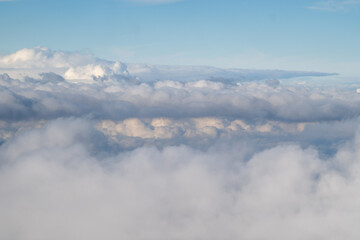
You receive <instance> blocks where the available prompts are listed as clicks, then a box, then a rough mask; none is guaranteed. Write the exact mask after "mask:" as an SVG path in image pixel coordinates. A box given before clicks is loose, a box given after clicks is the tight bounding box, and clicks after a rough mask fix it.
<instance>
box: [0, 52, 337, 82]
mask: <svg viewBox="0 0 360 240" xmlns="http://www.w3.org/2000/svg"><path fill="white" fill-rule="evenodd" d="M43 72H54V73H56V74H58V75H61V76H62V77H64V78H65V79H66V80H69V81H72V82H74V81H75V82H88V83H92V82H94V81H95V82H96V80H105V79H109V78H112V79H115V80H119V79H121V78H122V79H124V78H125V79H130V78H131V79H133V80H135V79H141V80H142V81H146V82H154V81H158V80H175V81H182V82H184V81H197V80H203V79H206V80H216V81H217V80H223V81H237V80H242V81H253V80H261V79H269V78H294V77H300V76H328V75H332V74H328V73H319V72H301V71H280V70H247V69H221V68H215V67H206V66H158V65H149V64H125V63H122V62H114V61H108V60H104V59H100V58H97V57H95V56H93V55H90V54H82V53H79V52H64V51H53V50H51V49H48V48H43V47H35V48H24V49H21V50H19V51H17V52H15V53H13V54H9V55H6V56H2V57H0V73H7V74H9V75H10V76H12V77H14V78H19V79H23V78H24V77H26V76H30V77H33V78H37V77H38V75H39V74H40V73H43Z"/></svg>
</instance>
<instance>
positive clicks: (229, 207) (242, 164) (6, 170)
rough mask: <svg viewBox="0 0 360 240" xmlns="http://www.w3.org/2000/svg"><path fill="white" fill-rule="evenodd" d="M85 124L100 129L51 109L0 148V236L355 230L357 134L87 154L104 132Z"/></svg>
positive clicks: (350, 234)
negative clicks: (312, 143) (329, 148)
mask: <svg viewBox="0 0 360 240" xmlns="http://www.w3.org/2000/svg"><path fill="white" fill-rule="evenodd" d="M93 134H99V133H96V130H95V129H93V128H92V127H91V123H90V122H88V121H84V120H81V119H60V120H56V121H53V122H51V123H49V124H47V125H46V126H45V127H43V128H40V129H37V130H31V131H28V132H25V133H22V134H20V135H18V136H17V137H15V138H13V139H12V140H9V141H8V142H7V143H5V144H3V145H2V146H1V147H0V155H1V162H0V193H1V198H0V210H1V212H2V214H1V215H0V222H1V224H0V236H1V238H4V239H10V238H17V239H24V238H26V239H29V240H31V239H42V238H51V239H54V240H57V239H59V240H60V239H72V238H77V239H80V240H81V239H88V240H91V239H99V238H104V237H105V238H106V239H110V240H111V239H119V238H125V239H135V240H136V239H145V238H146V239H149V238H151V239H190V240H191V239H220V238H225V239H251V238H254V239H256V238H258V239H264V238H266V239H285V238H287V239H288V238H291V239H293V238H295V239H296V238H299V239H313V238H315V237H316V238H321V239H335V238H337V237H338V236H342V237H346V238H347V239H356V238H358V237H359V235H360V232H359V231H358V228H357V225H356V224H355V223H356V222H357V221H358V220H359V217H358V216H357V214H354V209H357V208H358V206H359V204H358V203H359V201H358V197H359V196H360V192H359V190H358V189H359V176H358V174H357V173H358V171H359V169H360V168H359V161H358V160H359V159H358V149H359V141H358V137H355V138H354V139H353V140H352V141H349V142H348V143H347V144H346V145H343V146H342V147H338V153H337V154H336V155H335V156H334V157H331V158H327V159H320V158H319V157H318V155H317V152H316V151H314V150H312V149H302V148H300V147H298V146H296V145H292V144H290V145H289V144H283V145H279V146H277V147H274V148H270V149H268V150H264V151H258V152H257V153H256V154H254V155H252V157H250V159H246V158H245V149H244V148H242V147H241V143H235V144H234V145H233V147H222V148H214V149H209V150H207V151H199V150H194V149H192V148H191V147H186V146H178V147H166V148H164V149H162V150H158V149H156V148H154V147H142V148H138V149H136V150H133V151H127V152H120V153H113V154H112V155H111V156H107V157H104V156H101V155H100V156H99V155H96V153H97V152H98V150H103V149H104V148H105V147H106V144H107V143H106V140H105V139H103V138H101V137H100V138H99V135H93ZM101 142H104V143H103V144H99V143H101ZM34 219H36V221H34ZM352 223H353V224H352ZM59 226H61V227H59ZM139 230H141V231H139ZM334 236H336V237H334Z"/></svg>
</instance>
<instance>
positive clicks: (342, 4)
mask: <svg viewBox="0 0 360 240" xmlns="http://www.w3.org/2000/svg"><path fill="white" fill-rule="evenodd" d="M359 5H360V1H358V0H329V1H324V2H317V3H315V4H314V5H312V6H309V7H308V8H309V9H313V10H320V11H326V12H339V11H348V10H351V9H352V8H354V7H357V6H359Z"/></svg>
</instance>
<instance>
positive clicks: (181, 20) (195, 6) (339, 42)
mask: <svg viewBox="0 0 360 240" xmlns="http://www.w3.org/2000/svg"><path fill="white" fill-rule="evenodd" d="M144 2H145V3H144ZM149 2H151V1H146V0H144V1H120V0H102V1H96V0H90V1H85V0H78V1H76V0H72V1H69V0H63V1H55V0H18V1H8V2H6V1H1V2H0V29H1V37H0V54H8V53H11V52H14V51H16V50H18V49H21V48H24V47H35V46H43V47H49V48H51V49H54V50H65V51H83V52H91V53H93V54H95V55H96V56H99V57H102V58H106V59H112V60H120V61H124V62H146V63H154V64H183V65H193V64H194V65H213V66H218V67H238V68H276V69H291V70H317V71H329V72H340V73H343V74H346V75H352V76H360V71H359V70H358V69H357V68H359V67H357V66H359V63H360V46H359V42H360V1H356V0H339V1H327V0H325V1H321V0H320V1H314V0H301V1H300V0H291V1H289V0H274V1H269V0H221V1H219V0H217V1H215V0H183V1H157V3H149ZM155 2H156V1H155Z"/></svg>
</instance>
